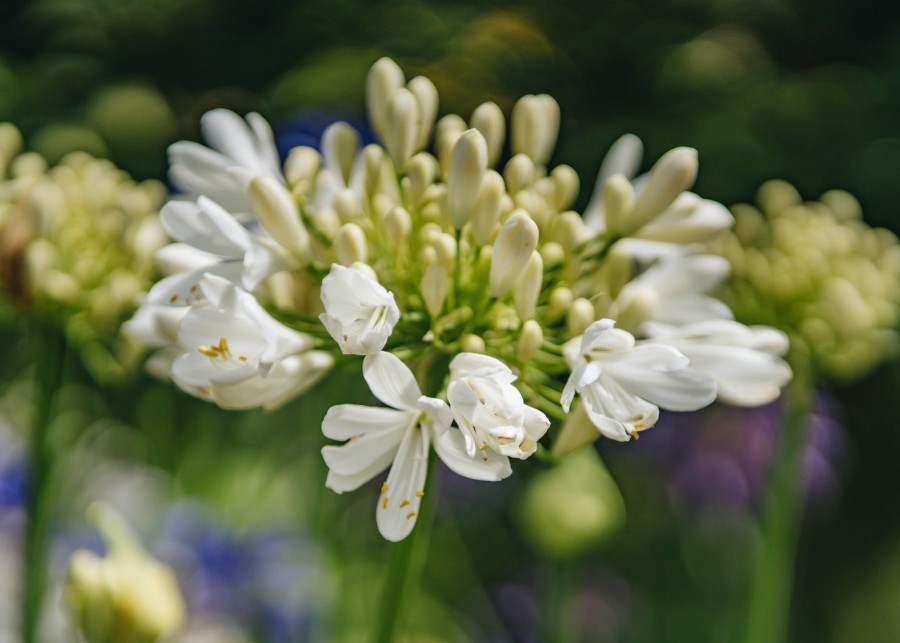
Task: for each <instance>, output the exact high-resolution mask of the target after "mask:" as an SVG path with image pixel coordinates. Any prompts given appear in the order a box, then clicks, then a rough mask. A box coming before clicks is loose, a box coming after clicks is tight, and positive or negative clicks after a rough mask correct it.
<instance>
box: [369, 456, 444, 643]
mask: <svg viewBox="0 0 900 643" xmlns="http://www.w3.org/2000/svg"><path fill="white" fill-rule="evenodd" d="M436 478H437V458H436V457H435V454H434V451H432V452H431V455H430V456H429V465H428V477H427V479H426V482H425V495H424V496H423V497H422V502H421V503H420V505H419V520H418V522H417V523H416V526H415V528H414V529H413V531H412V533H411V534H410V535H409V536H407V537H406V538H405V539H404V540H402V541H400V542H399V543H395V544H393V545H390V549H391V552H390V555H391V558H390V563H389V567H388V570H387V578H386V579H385V582H384V587H383V590H382V595H381V608H380V610H379V622H378V628H377V629H376V631H375V638H374V641H375V643H395V641H396V640H397V638H398V637H397V631H398V628H399V625H400V621H401V619H402V617H403V608H404V607H405V606H406V604H407V602H408V601H407V600H406V598H407V596H408V595H409V590H410V588H411V587H413V586H415V585H417V584H418V582H419V580H420V579H421V577H422V570H423V569H424V568H425V558H426V556H427V554H428V542H429V535H430V533H431V527H432V525H433V523H434V513H435V508H436V506H437V503H436V502H435V500H436V498H435V499H434V500H433V499H432V496H436V495H437V493H438V485H437V479H436Z"/></svg>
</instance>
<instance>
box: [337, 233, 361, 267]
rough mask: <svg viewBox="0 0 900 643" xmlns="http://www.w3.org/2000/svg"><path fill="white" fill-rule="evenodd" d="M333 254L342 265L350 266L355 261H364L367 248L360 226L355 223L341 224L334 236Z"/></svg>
mask: <svg viewBox="0 0 900 643" xmlns="http://www.w3.org/2000/svg"><path fill="white" fill-rule="evenodd" d="M334 254H335V257H336V258H337V263H339V264H340V265H342V266H350V265H351V264H353V263H354V262H356V261H360V262H362V263H366V261H367V260H368V258H369V248H368V245H367V243H366V234H365V233H364V232H363V230H362V228H360V227H359V226H358V225H356V224H355V223H345V224H344V225H342V226H341V228H340V230H338V232H337V235H335V237H334Z"/></svg>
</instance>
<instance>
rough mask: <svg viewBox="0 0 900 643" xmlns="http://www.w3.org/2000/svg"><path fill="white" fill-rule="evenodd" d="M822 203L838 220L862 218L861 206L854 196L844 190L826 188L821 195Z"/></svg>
mask: <svg viewBox="0 0 900 643" xmlns="http://www.w3.org/2000/svg"><path fill="white" fill-rule="evenodd" d="M820 198H821V200H822V203H824V204H825V205H827V206H828V209H829V210H831V211H832V212H833V213H834V216H835V217H836V218H837V219H838V220H840V221H850V220H853V219H862V206H861V205H860V204H859V201H857V200H856V197H855V196H853V195H852V194H850V193H849V192H847V191H845V190H828V192H826V193H825V194H823V195H822V196H821V197H820Z"/></svg>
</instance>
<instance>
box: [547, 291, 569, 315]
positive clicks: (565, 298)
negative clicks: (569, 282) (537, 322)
mask: <svg viewBox="0 0 900 643" xmlns="http://www.w3.org/2000/svg"><path fill="white" fill-rule="evenodd" d="M574 300H575V295H574V294H572V291H571V290H569V289H568V288H566V287H565V286H558V287H556V288H554V289H553V292H551V293H550V315H551V316H552V317H553V319H559V318H560V317H562V316H563V315H565V314H566V313H567V312H568V310H569V308H570V307H571V306H572V302H573V301H574Z"/></svg>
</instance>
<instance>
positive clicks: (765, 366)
mask: <svg viewBox="0 0 900 643" xmlns="http://www.w3.org/2000/svg"><path fill="white" fill-rule="evenodd" d="M644 331H645V333H646V334H647V335H648V337H649V338H650V339H649V340H648V341H651V342H653V343H654V344H665V345H667V346H671V347H672V348H675V349H676V350H678V352H680V353H681V354H683V355H684V356H685V357H687V358H688V359H689V360H690V361H691V367H693V368H696V369H697V370H698V371H701V372H702V373H706V374H707V375H709V376H710V377H712V378H713V379H715V380H716V382H717V384H718V397H719V399H720V400H721V401H723V402H727V403H729V404H735V405H737V406H759V405H761V404H768V403H769V402H771V401H772V400H774V399H775V398H777V397H778V395H779V394H780V393H781V389H782V388H784V386H785V385H786V384H787V383H788V382H789V381H790V379H791V368H790V366H788V364H787V362H785V361H784V360H783V359H781V358H780V357H779V355H783V354H784V353H785V352H786V351H787V348H788V340H787V336H786V335H785V334H784V333H782V332H781V331H778V330H775V329H774V328H768V327H748V326H745V325H744V324H741V323H739V322H736V321H733V320H729V319H709V320H702V321H695V322H693V323H690V324H686V325H683V326H673V325H670V324H660V323H656V322H651V323H648V324H645V325H644Z"/></svg>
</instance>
